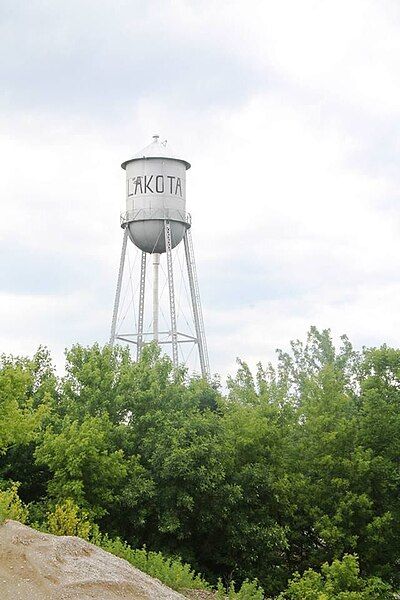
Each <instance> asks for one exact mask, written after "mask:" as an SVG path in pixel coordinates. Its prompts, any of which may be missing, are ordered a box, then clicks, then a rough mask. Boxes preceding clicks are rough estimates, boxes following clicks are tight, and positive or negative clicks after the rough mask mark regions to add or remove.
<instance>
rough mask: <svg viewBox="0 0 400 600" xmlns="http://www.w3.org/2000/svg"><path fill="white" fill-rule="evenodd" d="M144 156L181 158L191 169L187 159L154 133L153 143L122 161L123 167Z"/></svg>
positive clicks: (187, 167)
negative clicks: (177, 153) (178, 154)
mask: <svg viewBox="0 0 400 600" xmlns="http://www.w3.org/2000/svg"><path fill="white" fill-rule="evenodd" d="M143 158H171V159H173V160H179V161H181V162H183V163H184V164H185V165H186V169H190V163H188V162H187V161H186V160H184V159H183V158H181V157H180V156H177V155H176V154H175V152H174V151H173V150H172V148H171V147H170V146H169V144H168V142H167V140H164V141H160V136H159V135H153V141H152V142H151V144H149V145H148V146H146V147H145V148H143V150H140V152H137V153H136V154H135V155H134V156H133V157H132V158H130V159H129V160H126V161H125V162H123V163H122V165H121V167H122V168H123V169H125V168H126V165H127V164H128V163H130V162H132V161H133V160H141V159H143Z"/></svg>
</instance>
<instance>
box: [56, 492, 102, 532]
mask: <svg viewBox="0 0 400 600" xmlns="http://www.w3.org/2000/svg"><path fill="white" fill-rule="evenodd" d="M94 528H95V526H94V525H93V524H92V523H91V522H90V521H89V519H88V515H87V513H86V512H85V511H83V510H81V509H80V508H79V506H78V505H77V504H75V502H74V501H73V500H71V499H70V498H68V499H67V500H65V502H63V503H62V504H57V506H56V507H55V509H54V511H53V512H49V513H48V514H47V524H46V527H45V529H46V530H47V531H48V532H49V533H53V534H54V535H77V536H79V537H81V538H83V539H85V540H87V539H89V537H90V535H91V533H92V532H93V530H94Z"/></svg>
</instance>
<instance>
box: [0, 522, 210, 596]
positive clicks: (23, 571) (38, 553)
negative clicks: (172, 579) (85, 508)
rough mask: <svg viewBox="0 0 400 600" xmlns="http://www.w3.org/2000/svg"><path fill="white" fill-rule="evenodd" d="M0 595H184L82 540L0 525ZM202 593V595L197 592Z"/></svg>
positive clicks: (15, 523)
mask: <svg viewBox="0 0 400 600" xmlns="http://www.w3.org/2000/svg"><path fill="white" fill-rule="evenodd" d="M0 598H1V600H49V599H52V600H53V599H54V600H95V599H96V600H150V599H152V600H153V599H157V600H184V596H182V595H181V594H178V593H177V592H174V591H173V590H171V589H169V588H167V587H166V586H165V585H163V584H162V583H161V582H160V581H158V580H157V579H153V578H152V577H150V576H149V575H146V574H145V573H142V572H141V571H139V570H138V569H135V568H134V567H132V565H130V564H129V563H128V562H126V561H125V560H122V559H121V558H117V557H116V556H113V555H112V554H109V553H108V552H105V551H104V550H101V549H100V548H97V547H96V546H93V545H92V544H89V543H88V542H85V541H84V540H81V539H80V538H76V537H69V536H54V535H49V534H44V533H40V532H38V531H35V530H34V529H31V528H30V527H26V526H25V525H21V523H17V522H16V521H6V522H5V523H3V524H2V525H0ZM200 598H201V596H200Z"/></svg>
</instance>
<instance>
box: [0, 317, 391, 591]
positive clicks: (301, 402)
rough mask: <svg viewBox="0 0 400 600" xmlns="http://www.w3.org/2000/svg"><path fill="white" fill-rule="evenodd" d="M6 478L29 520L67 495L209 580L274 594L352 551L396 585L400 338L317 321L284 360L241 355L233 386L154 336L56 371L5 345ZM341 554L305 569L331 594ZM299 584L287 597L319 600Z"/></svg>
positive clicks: (43, 355) (1, 484)
mask: <svg viewBox="0 0 400 600" xmlns="http://www.w3.org/2000/svg"><path fill="white" fill-rule="evenodd" d="M13 482H19V488H18V494H19V497H20V499H21V500H22V502H23V504H24V505H28V509H29V522H31V523H34V524H36V525H37V526H39V527H40V526H41V524H42V526H45V525H44V524H46V523H48V522H49V515H51V514H53V515H54V514H55V513H54V511H55V507H56V506H57V505H62V504H63V503H65V502H66V501H68V502H69V501H72V502H73V504H74V506H78V507H79V508H80V510H81V511H82V514H85V515H86V517H85V518H87V520H88V521H89V522H90V523H92V524H93V523H95V524H97V526H98V528H99V530H100V531H101V532H102V534H106V535H107V536H108V539H110V540H112V539H115V538H117V537H119V538H121V539H122V540H124V541H126V542H127V543H128V544H129V545H130V547H131V548H142V547H143V546H146V547H147V548H148V549H150V550H152V551H155V552H159V551H160V552H162V553H163V555H165V556H177V555H178V556H180V557H182V559H183V560H184V561H185V562H188V563H190V564H191V565H192V566H193V568H194V569H196V571H199V572H201V573H202V574H203V575H204V576H205V578H206V579H207V580H208V581H210V582H211V583H213V584H216V583H217V580H218V578H221V579H222V581H223V582H224V583H225V584H229V583H230V581H232V580H234V581H235V582H237V583H238V584H240V583H241V582H242V581H244V580H245V579H248V580H250V581H251V580H253V579H255V578H257V579H258V581H259V582H260V584H261V585H262V586H263V588H264V590H265V593H266V594H267V596H268V597H276V596H277V595H278V594H279V593H281V592H282V590H285V589H286V587H287V585H288V580H289V579H290V578H291V577H292V575H293V573H294V572H296V571H298V572H300V573H303V572H304V571H305V570H307V569H309V568H313V569H317V570H318V569H320V568H321V565H323V563H326V562H329V563H332V561H334V560H335V559H340V560H341V559H342V558H343V557H344V556H345V555H348V554H351V555H357V556H358V557H359V565H360V570H361V575H362V576H363V577H364V578H368V577H380V578H381V579H382V580H384V581H386V582H388V583H390V584H391V585H392V586H393V587H394V589H398V587H400V572H399V569H398V565H399V558H400V556H399V553H400V544H399V539H400V536H399V534H400V528H399V521H400V493H399V492H400V350H395V349H390V348H387V347H385V346H383V347H381V348H379V349H368V350H364V351H362V352H356V351H354V349H353V348H352V346H351V344H350V343H349V341H348V340H347V338H345V337H343V338H342V345H341V347H340V348H339V349H335V347H334V345H333V343H332V340H331V337H330V333H329V331H323V332H319V331H317V330H316V329H315V328H313V329H311V330H310V332H309V334H308V337H307V340H306V342H305V343H301V342H298V341H297V342H294V343H292V344H291V350H290V352H287V353H286V352H278V356H277V362H276V365H275V366H272V365H269V366H267V367H266V368H264V367H262V366H261V365H259V366H258V368H257V372H256V373H255V374H254V375H253V374H252V373H251V371H250V369H249V367H248V366H247V365H246V364H245V363H243V362H239V367H238V371H237V374H236V376H235V377H232V378H230V379H229V380H228V387H227V392H226V393H223V392H221V389H220V387H219V385H218V381H217V380H215V381H213V382H209V383H207V382H205V381H204V380H202V379H200V378H196V377H192V378H189V377H188V376H187V374H186V373H185V371H184V370H183V369H179V370H174V369H173V367H172V365H171V362H170V361H169V359H168V358H166V357H165V356H160V354H159V351H158V349H157V348H156V347H153V346H149V347H147V348H146V349H145V351H144V353H143V356H142V359H141V361H140V362H139V363H135V362H133V361H132V359H131V357H130V355H129V352H128V350H126V349H124V348H121V347H117V348H114V349H110V348H109V347H108V346H106V347H104V348H101V347H99V346H98V345H94V346H92V347H89V348H84V347H82V346H79V345H76V346H73V347H72V348H71V349H70V350H69V351H68V352H67V353H66V367H65V375H64V376H63V377H61V378H60V377H57V375H56V373H55V370H54V367H53V365H52V362H51V358H50V356H49V354H48V352H47V351H46V350H45V349H43V348H40V349H39V350H38V352H37V353H36V354H35V356H34V357H33V358H32V359H28V358H15V357H9V356H3V357H2V358H1V362H0V489H2V490H6V489H9V488H10V486H11V485H12V483H13ZM13 489H15V488H13ZM346 561H347V563H348V565H347V566H349V564H350V563H351V561H353V563H354V561H355V559H354V558H351V557H347V558H345V560H344V562H343V563H339V562H338V561H336V562H335V563H334V565H335V564H336V565H340V564H341V565H342V566H343V565H345V563H346ZM349 561H350V562H349ZM353 563H352V565H350V566H351V568H353V567H354V568H356V567H355V563H354V564H353ZM334 565H332V567H329V568H328V567H327V566H325V567H324V568H323V570H322V574H321V575H319V574H318V575H317V573H314V574H312V573H311V574H310V572H309V574H308V575H307V576H306V579H307V577H311V579H313V578H314V583H315V585H317V583H316V579H315V577H317V578H319V584H318V585H320V591H321V593H325V592H324V590H325V588H324V587H323V586H324V585H327V583H326V581H325V580H324V573H325V578H326V576H327V573H328V571H326V569H328V570H329V569H334ZM337 568H339V567H337ZM343 568H344V567H343ZM349 568H350V567H349ZM324 569H325V571H324ZM350 570H351V569H350ZM338 577H339V576H338ZM357 577H358V575H357ZM328 579H329V578H328ZM339 579H340V577H339ZM342 579H343V578H342ZM357 581H358V580H357ZM370 581H371V582H373V583H371V584H368V585H371V586H372V587H373V586H374V585H375V586H378V587H376V589H378V588H379V586H381V587H380V588H379V589H380V590H381V592H379V594H380V595H377V596H376V595H375V596H374V595H368V596H367V595H364V596H351V595H349V596H340V598H347V597H348V598H359V597H360V598H361V597H362V598H364V597H365V598H384V597H386V596H385V595H384V594H385V593H386V592H385V591H384V590H386V589H387V588H386V587H385V586H384V585H383V584H381V583H380V582H377V580H370ZM306 585H308V583H307V581H306V580H305V579H304V578H303V579H302V580H300V579H295V580H294V581H293V583H292V586H291V589H292V590H294V591H292V592H289V591H288V592H287V595H285V596H282V598H283V597H284V598H302V597H304V598H306V597H309V598H314V596H312V595H309V596H307V595H306V593H305V591H304V590H306V589H308V588H306V587H304V586H306ZM354 585H355V584H354ZM357 585H358V586H361V587H362V585H364V584H361V583H357ZM365 585H366V584H365ZM368 585H367V587H368ZM296 586H297V588H296ZM299 586H300V587H299ZM302 586H303V587H302ZM382 586H383V587H382ZM361 587H360V589H361ZM372 587H371V589H372ZM296 589H298V590H300V591H299V592H298V594H299V595H295V594H296V593H297V592H296ZM315 589H317V588H315ZM346 589H351V588H346ZM301 590H303V591H301ZM307 593H308V592H307ZM290 594H291V595H290ZM302 594H303V596H302ZM243 597H244V596H243ZM257 597H258V596H257ZM319 597H326V598H336V597H339V596H334V595H333V596H329V595H328V592H327V593H326V595H325V596H317V595H316V596H315V598H319Z"/></svg>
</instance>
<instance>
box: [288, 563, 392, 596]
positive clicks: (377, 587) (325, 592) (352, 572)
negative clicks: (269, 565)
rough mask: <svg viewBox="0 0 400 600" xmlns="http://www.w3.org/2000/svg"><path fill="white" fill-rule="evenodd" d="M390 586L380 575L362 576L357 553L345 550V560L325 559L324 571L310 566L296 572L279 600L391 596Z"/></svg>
mask: <svg viewBox="0 0 400 600" xmlns="http://www.w3.org/2000/svg"><path fill="white" fill-rule="evenodd" d="M390 598H393V595H392V593H391V590H390V586H389V585H387V584H386V583H384V582H383V581H382V580H380V579H378V578H377V577H372V578H369V579H362V578H361V577H360V569H359V566H358V560H357V557H356V556H354V555H351V554H346V555H345V556H344V557H343V560H342V561H340V560H334V561H333V563H332V564H331V565H329V564H328V563H325V564H323V565H322V567H321V573H317V572H316V571H314V570H313V569H308V570H307V571H306V572H305V573H304V574H303V575H302V576H300V575H299V573H296V574H295V575H294V577H293V579H292V580H291V581H290V582H289V587H288V588H287V590H286V591H285V592H283V593H282V594H281V595H280V596H279V598H278V600H389V599H390Z"/></svg>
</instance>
